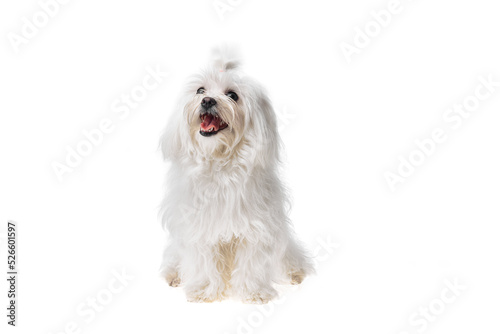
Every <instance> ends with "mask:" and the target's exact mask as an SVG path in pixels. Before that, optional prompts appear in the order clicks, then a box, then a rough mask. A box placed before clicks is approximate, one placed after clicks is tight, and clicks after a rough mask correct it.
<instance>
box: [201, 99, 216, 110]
mask: <svg viewBox="0 0 500 334" xmlns="http://www.w3.org/2000/svg"><path fill="white" fill-rule="evenodd" d="M216 104H217V101H215V100H214V99H213V98H211V97H204V98H203V100H201V106H202V107H203V108H205V109H208V108H210V107H213V106H215V105H216Z"/></svg>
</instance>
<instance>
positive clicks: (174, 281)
mask: <svg viewBox="0 0 500 334" xmlns="http://www.w3.org/2000/svg"><path fill="white" fill-rule="evenodd" d="M165 280H166V281H167V283H168V285H170V286H171V287H174V288H176V287H178V286H179V285H181V279H180V277H179V274H178V273H176V272H174V273H171V274H167V275H166V277H165Z"/></svg>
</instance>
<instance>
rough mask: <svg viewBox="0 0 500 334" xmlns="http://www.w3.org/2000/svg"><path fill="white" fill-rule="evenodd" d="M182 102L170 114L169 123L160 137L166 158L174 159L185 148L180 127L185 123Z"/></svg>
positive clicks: (164, 157) (161, 148) (162, 150)
mask: <svg viewBox="0 0 500 334" xmlns="http://www.w3.org/2000/svg"><path fill="white" fill-rule="evenodd" d="M178 110H182V107H181V103H178V106H177V107H176V108H175V109H174V112H173V113H172V114H171V115H170V117H169V119H168V122H167V125H166V127H165V128H164V130H163V133H162V135H161V137H160V143H159V148H160V150H161V153H162V155H163V159H164V160H166V161H167V160H172V159H175V158H177V157H178V156H179V155H180V154H181V151H182V150H183V149H184V147H183V142H184V141H185V140H183V138H182V131H181V129H180V127H181V126H182V125H183V124H182V123H181V118H182V111H181V112H179V111H178Z"/></svg>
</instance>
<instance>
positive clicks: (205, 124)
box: [200, 115, 220, 132]
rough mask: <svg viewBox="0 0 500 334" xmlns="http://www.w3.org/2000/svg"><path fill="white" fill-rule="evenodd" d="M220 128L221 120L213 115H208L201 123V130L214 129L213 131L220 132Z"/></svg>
mask: <svg viewBox="0 0 500 334" xmlns="http://www.w3.org/2000/svg"><path fill="white" fill-rule="evenodd" d="M219 126H220V118H215V117H213V116H212V115H206V116H205V119H204V120H203V121H202V122H201V126H200V127H201V129H202V130H203V131H205V132H206V131H208V130H210V128H214V129H213V130H212V131H218V130H219Z"/></svg>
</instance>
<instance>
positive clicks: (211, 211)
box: [160, 51, 313, 303]
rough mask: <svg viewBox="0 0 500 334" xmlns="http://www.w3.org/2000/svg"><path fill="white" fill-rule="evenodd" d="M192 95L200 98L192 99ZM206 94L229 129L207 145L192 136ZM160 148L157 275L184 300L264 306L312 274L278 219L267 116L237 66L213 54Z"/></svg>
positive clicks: (274, 142)
mask: <svg viewBox="0 0 500 334" xmlns="http://www.w3.org/2000/svg"><path fill="white" fill-rule="evenodd" d="M200 87H204V88H205V90H206V91H205V93H204V94H196V92H197V90H198V88H200ZM229 90H232V91H234V92H236V93H237V94H238V96H239V100H238V101H237V102H236V103H235V102H234V101H232V100H231V99H230V98H229V97H227V96H226V95H225V94H226V93H227V92H228V91H229ZM207 96H208V97H212V98H214V99H215V100H216V101H217V105H216V109H217V112H218V113H219V115H220V116H221V118H222V119H223V120H225V121H226V122H227V123H228V124H229V127H228V128H226V129H224V130H221V131H220V132H219V133H217V134H216V135H214V136H211V137H204V136H202V135H200V134H199V130H200V122H201V121H200V117H199V115H200V110H201V109H200V108H201V107H200V103H201V99H202V98H203V97H207ZM160 145H161V149H162V152H163V155H164V158H165V159H166V160H168V161H170V162H171V166H170V169H169V172H168V175H167V183H166V194H165V197H164V200H163V202H162V205H161V212H160V214H161V219H162V224H163V226H164V228H166V229H167V230H168V232H169V235H168V242H167V246H166V248H165V252H164V257H163V263H162V267H161V274H162V275H163V277H165V278H166V279H167V281H168V282H169V283H170V284H171V285H177V284H178V283H180V284H181V285H183V286H184V288H185V291H186V294H187V297H188V300H190V301H198V302H199V301H214V300H220V299H223V298H225V297H228V296H236V297H238V298H240V299H241V300H243V301H245V302H253V303H265V302H267V301H269V300H271V299H272V298H274V297H276V296H277V291H276V289H275V287H274V285H275V284H277V283H285V284H290V283H291V282H292V281H297V282H295V283H300V281H301V280H302V278H303V277H305V276H306V275H308V274H310V273H312V272H313V265H312V262H311V260H310V258H309V257H308V256H307V255H306V252H305V250H304V248H303V246H302V245H301V244H300V243H299V242H298V241H297V239H296V237H295V233H294V231H293V229H292V226H291V224H290V220H289V218H288V216H287V214H288V208H289V203H288V200H287V195H286V191H285V188H284V186H283V184H282V182H281V181H280V178H279V175H278V167H279V162H280V157H279V151H280V146H281V140H280V137H279V134H278V130H277V124H276V115H275V113H274V110H273V108H272V105H271V102H270V100H269V99H268V97H267V93H266V92H265V91H264V89H263V88H262V87H261V86H260V85H259V84H258V83H257V82H256V81H254V80H253V79H251V78H249V77H247V76H245V75H244V74H243V73H242V72H241V71H240V61H239V59H237V58H235V57H233V56H232V55H231V53H230V52H229V53H228V52H225V51H222V52H219V53H218V54H216V56H215V57H214V60H213V61H212V62H211V64H210V65H209V67H208V68H206V69H205V70H203V71H201V73H199V74H197V75H194V76H193V77H192V78H191V80H190V82H189V83H188V84H187V86H186V88H185V90H184V94H183V96H181V98H180V100H179V103H178V106H177V108H176V109H175V110H174V113H173V115H172V117H171V119H170V120H169V122H168V124H167V127H166V129H165V131H164V133H163V135H162V137H161V142H160ZM224 272H226V273H227V272H229V276H227V275H226V276H225V275H224ZM297 278H298V279H297Z"/></svg>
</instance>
